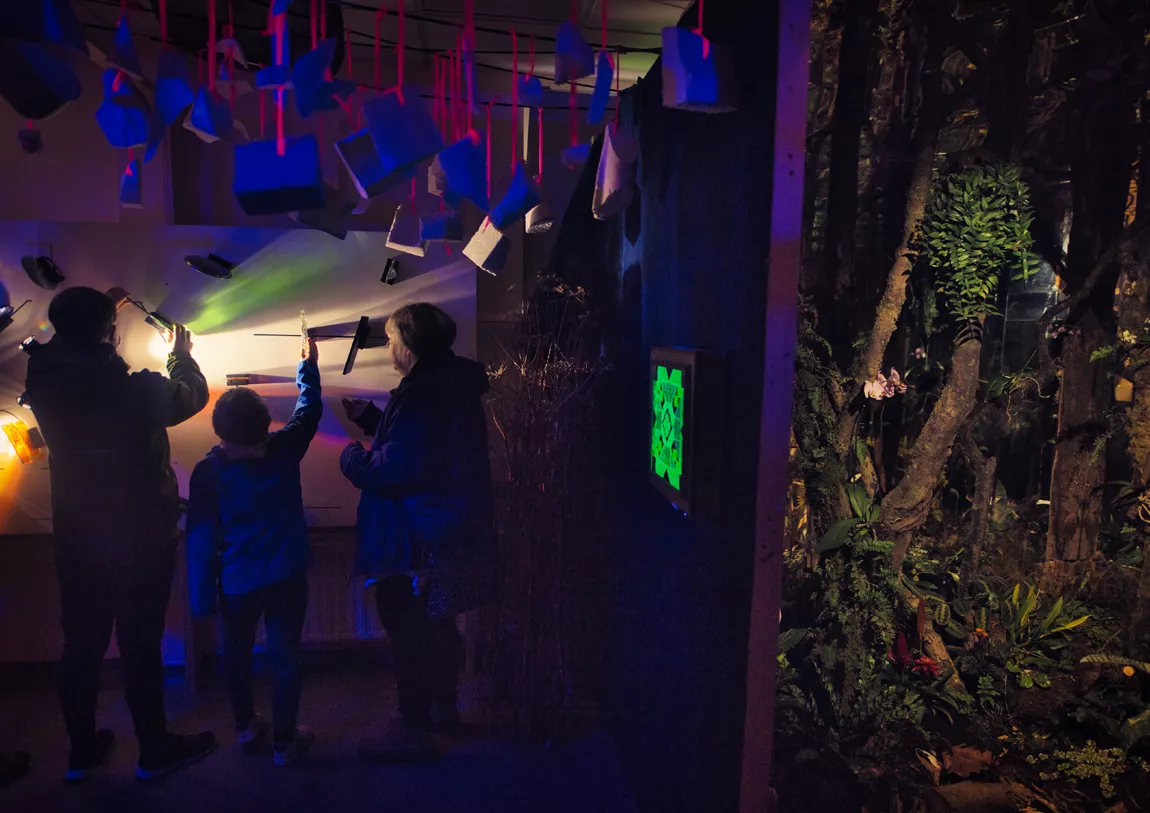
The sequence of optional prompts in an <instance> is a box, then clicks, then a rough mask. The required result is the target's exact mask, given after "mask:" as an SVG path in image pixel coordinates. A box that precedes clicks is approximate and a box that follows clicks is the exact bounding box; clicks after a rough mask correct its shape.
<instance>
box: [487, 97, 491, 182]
mask: <svg viewBox="0 0 1150 813" xmlns="http://www.w3.org/2000/svg"><path fill="white" fill-rule="evenodd" d="M487 200H488V201H490V200H491V102H488V103H487Z"/></svg>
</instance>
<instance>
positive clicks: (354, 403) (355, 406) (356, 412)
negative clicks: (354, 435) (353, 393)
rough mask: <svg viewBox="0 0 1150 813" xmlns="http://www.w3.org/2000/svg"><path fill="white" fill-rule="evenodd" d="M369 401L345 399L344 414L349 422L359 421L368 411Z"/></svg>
mask: <svg viewBox="0 0 1150 813" xmlns="http://www.w3.org/2000/svg"><path fill="white" fill-rule="evenodd" d="M369 403H370V402H369V401H365V400H363V399H362V398H344V399H343V412H344V414H345V415H347V419H348V420H349V421H353V422H354V421H358V420H359V419H360V418H361V417H362V416H363V413H364V410H366V409H367V405H368V404H369Z"/></svg>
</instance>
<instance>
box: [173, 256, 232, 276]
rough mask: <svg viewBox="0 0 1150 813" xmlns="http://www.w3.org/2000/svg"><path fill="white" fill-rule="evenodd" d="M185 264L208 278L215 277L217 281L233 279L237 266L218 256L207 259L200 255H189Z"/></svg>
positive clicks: (185, 258)
mask: <svg viewBox="0 0 1150 813" xmlns="http://www.w3.org/2000/svg"><path fill="white" fill-rule="evenodd" d="M184 262H185V263H187V265H188V267H189V268H191V269H192V270H193V271H199V272H200V273H201V274H203V275H204V276H207V277H214V278H215V279H231V278H232V271H233V270H235V267H236V264H235V263H233V262H231V261H229V260H225V259H224V258H223V257H220V256H218V255H216V254H209V255H208V256H207V257H202V256H200V255H199V254H189V255H188V256H187V257H184Z"/></svg>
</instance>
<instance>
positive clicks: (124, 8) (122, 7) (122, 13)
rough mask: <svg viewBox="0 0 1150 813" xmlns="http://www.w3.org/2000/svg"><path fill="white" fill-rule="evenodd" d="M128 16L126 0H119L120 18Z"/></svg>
mask: <svg viewBox="0 0 1150 813" xmlns="http://www.w3.org/2000/svg"><path fill="white" fill-rule="evenodd" d="M127 16H128V0H120V20H123V19H124V18H125V17H127Z"/></svg>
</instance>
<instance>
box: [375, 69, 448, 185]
mask: <svg viewBox="0 0 1150 813" xmlns="http://www.w3.org/2000/svg"><path fill="white" fill-rule="evenodd" d="M363 119H364V122H365V123H366V125H367V130H368V132H369V133H371V140H372V142H373V143H374V144H375V151H376V153H378V154H379V162H380V164H381V165H382V166H383V170H384V172H386V173H388V174H391V173H393V172H400V171H406V170H408V169H410V168H411V167H412V166H414V165H416V164H421V163H423V162H424V161H426V160H427V159H429V158H431V156H433V155H435V154H436V153H437V152H439V151H440V150H442V149H443V146H444V145H443V136H442V135H441V134H440V132H439V127H438V126H437V125H436V123H435V119H434V118H432V116H431V111H430V110H428V108H427V104H426V103H425V102H424V100H423V96H421V95H420V92H419V88H418V87H417V86H416V85H404V86H403V87H402V88H397V89H394V90H390V91H388V92H387V93H385V94H383V95H382V96H380V97H379V98H377V99H372V100H371V101H370V102H367V103H366V104H364V106H363Z"/></svg>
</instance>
